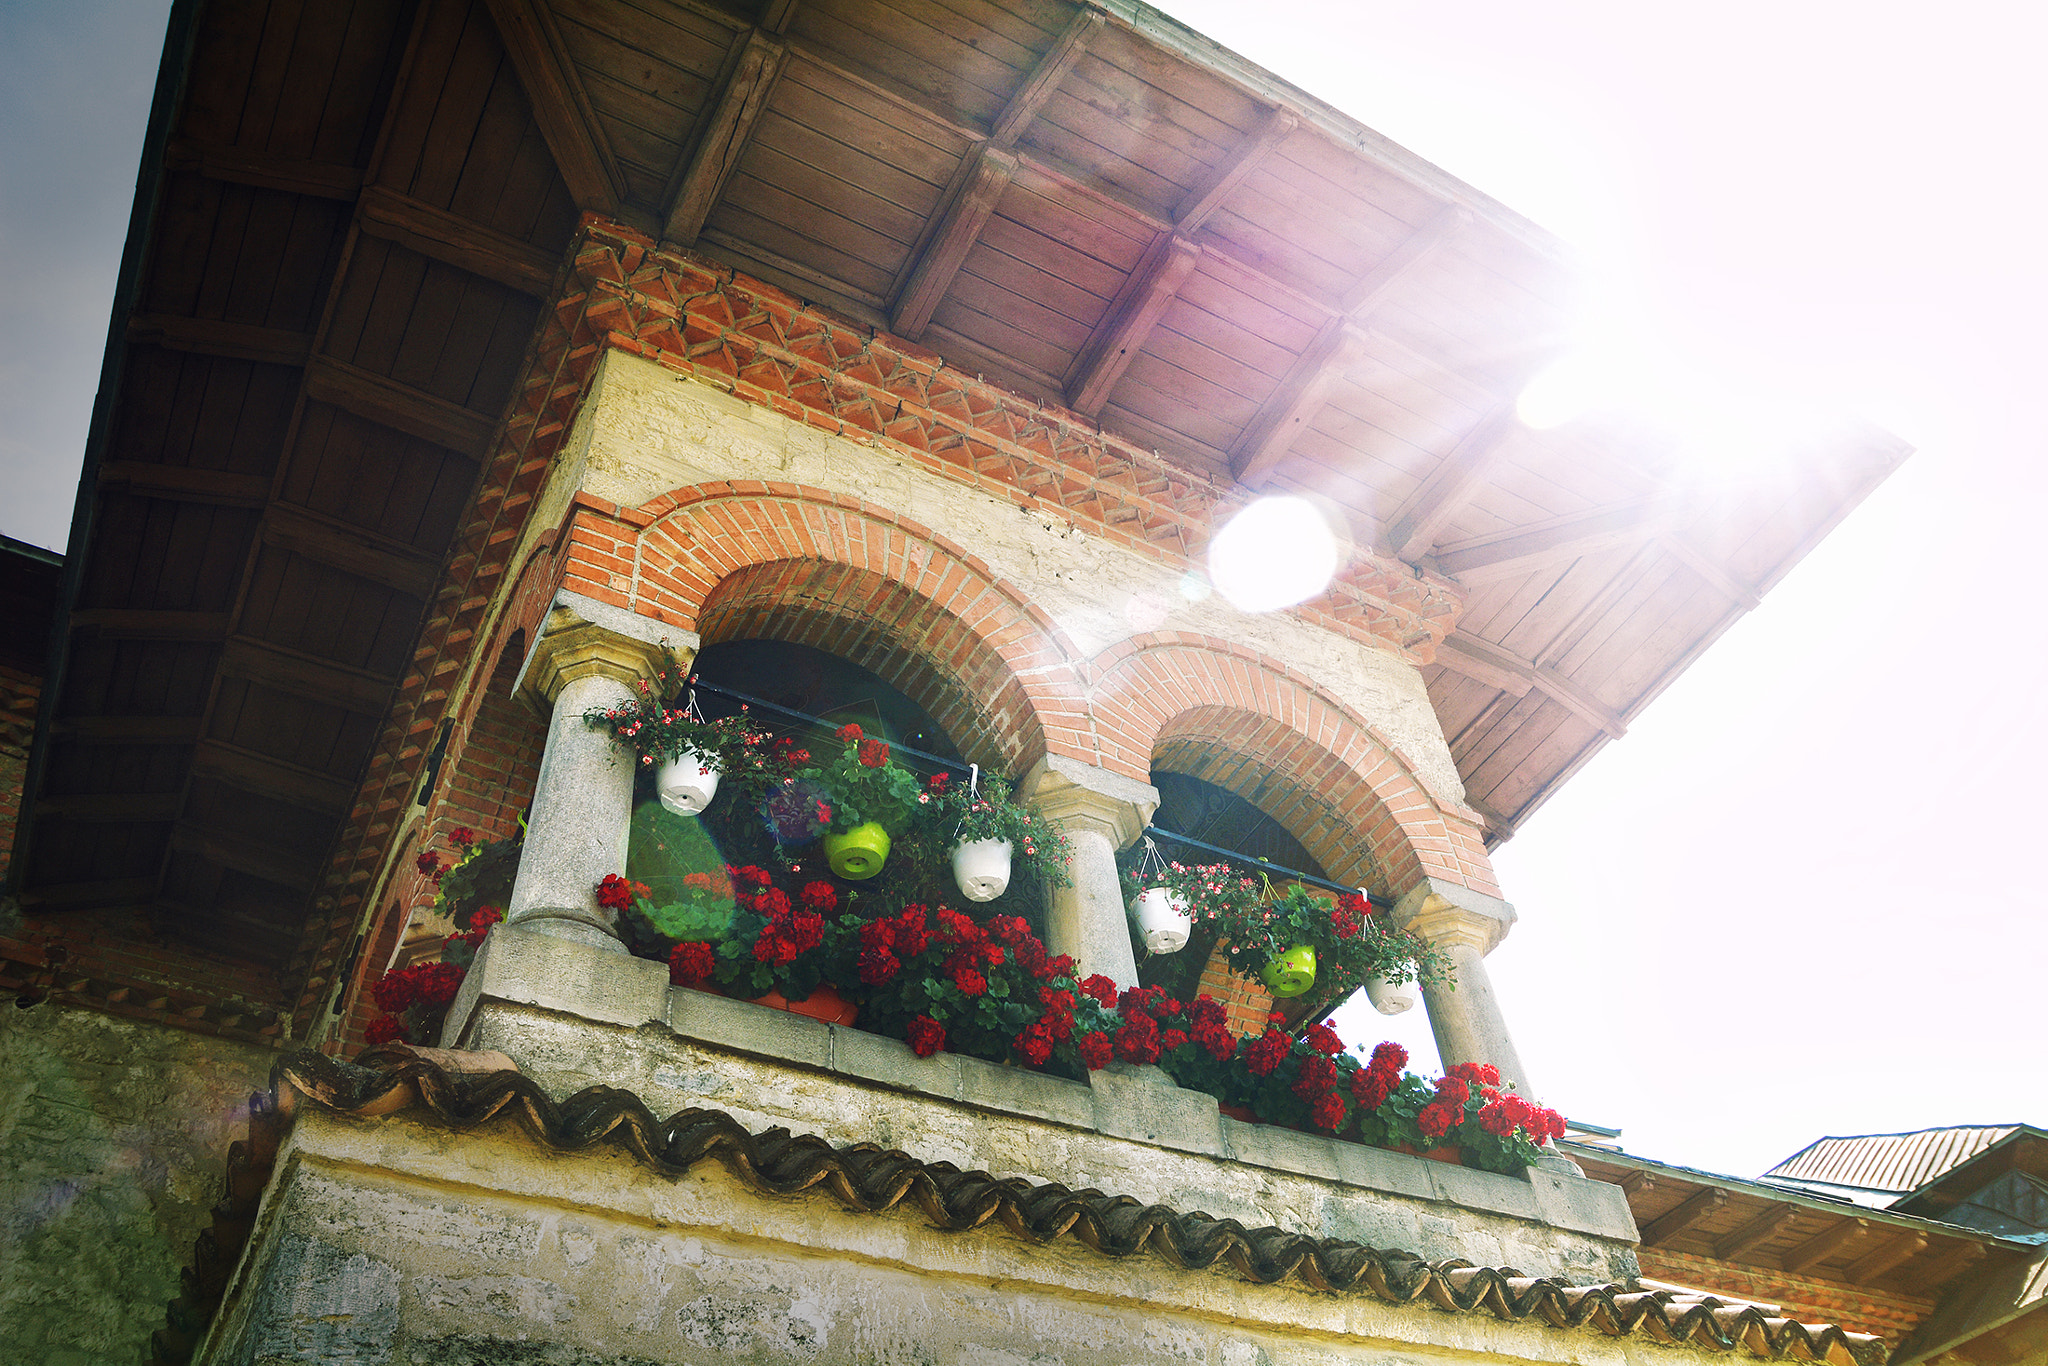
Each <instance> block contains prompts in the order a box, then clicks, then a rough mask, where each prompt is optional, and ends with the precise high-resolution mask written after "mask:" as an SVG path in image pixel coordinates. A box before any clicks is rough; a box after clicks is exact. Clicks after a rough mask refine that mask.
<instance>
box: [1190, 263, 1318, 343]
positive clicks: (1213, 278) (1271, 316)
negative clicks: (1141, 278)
mask: <svg viewBox="0 0 2048 1366" xmlns="http://www.w3.org/2000/svg"><path fill="white" fill-rule="evenodd" d="M1174 305H1175V307H1185V308H1199V309H1201V310H1202V311H1203V312H1205V313H1209V314H1213V315H1214V316H1216V317H1219V318H1226V319H1228V320H1230V321H1231V322H1233V323H1235V324H1237V325H1238V326H1239V327H1241V328H1243V329H1244V330H1245V331H1246V332H1247V333H1249V334H1250V335H1252V336H1254V337H1257V338H1258V339H1259V340H1260V341H1261V342H1262V343H1264V344H1265V345H1266V346H1268V347H1273V348H1277V349H1278V350H1279V351H1284V352H1286V353H1288V354H1289V355H1295V356H1298V355H1300V354H1301V353H1302V352H1304V351H1306V350H1308V348H1309V346H1310V345H1311V344H1312V343H1313V342H1314V341H1315V339H1316V334H1317V333H1318V332H1320V331H1321V330H1322V325H1323V317H1322V315H1321V314H1320V313H1318V312H1316V311H1315V310H1313V309H1310V308H1308V307H1306V306H1305V305H1304V303H1303V302H1302V301H1299V300H1296V299H1293V298H1290V297H1288V296H1286V295H1280V296H1277V297H1262V296H1261V295H1259V294H1257V293H1254V292H1252V291H1251V290H1250V289H1248V288H1247V287H1246V281H1245V279H1244V274H1243V272H1242V271H1236V270H1231V269H1229V268H1228V267H1226V266H1223V265H1222V264H1221V263H1220V262H1218V261H1216V260H1215V259H1214V258H1212V257H1209V256H1206V255H1205V256H1203V257H1202V258H1201V260H1199V261H1197V262H1196V264H1195V269H1194V271H1193V273H1191V274H1190V275H1189V276H1188V277H1187V279H1186V280H1185V281H1184V282H1183V283H1182V284H1181V287H1180V290H1179V293H1178V294H1177V295H1176V296H1175V300H1174Z"/></svg>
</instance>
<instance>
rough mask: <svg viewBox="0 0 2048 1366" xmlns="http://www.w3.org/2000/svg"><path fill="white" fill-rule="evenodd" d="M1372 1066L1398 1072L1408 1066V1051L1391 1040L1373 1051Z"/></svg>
mask: <svg viewBox="0 0 2048 1366" xmlns="http://www.w3.org/2000/svg"><path fill="white" fill-rule="evenodd" d="M1372 1065H1373V1066H1374V1067H1384V1068H1386V1069H1387V1070H1389V1071H1392V1072H1398V1071H1400V1070H1401V1069H1402V1068H1404V1067H1406V1066H1407V1065H1408V1050H1407V1049H1405V1048H1403V1047H1401V1045H1399V1044H1397V1043H1395V1042H1393V1041H1392V1040H1391V1039H1390V1040H1388V1041H1387V1042H1386V1043H1383V1044H1380V1045H1379V1046H1378V1047H1376V1048H1374V1049H1373V1050H1372Z"/></svg>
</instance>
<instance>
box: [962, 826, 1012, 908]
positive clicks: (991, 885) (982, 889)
mask: <svg viewBox="0 0 2048 1366" xmlns="http://www.w3.org/2000/svg"><path fill="white" fill-rule="evenodd" d="M953 881H954V883H955V884H957V885H958V886H959V888H960V895H962V896H964V897H966V898H967V899H968V900H969V901H994V900H995V899H996V898H997V897H999V896H1001V895H1002V894H1003V893H1004V891H1006V890H1007V889H1008V888H1009V885H1010V842H1009V841H1008V840H962V841H961V842H960V843H959V844H956V845H954V846H953Z"/></svg>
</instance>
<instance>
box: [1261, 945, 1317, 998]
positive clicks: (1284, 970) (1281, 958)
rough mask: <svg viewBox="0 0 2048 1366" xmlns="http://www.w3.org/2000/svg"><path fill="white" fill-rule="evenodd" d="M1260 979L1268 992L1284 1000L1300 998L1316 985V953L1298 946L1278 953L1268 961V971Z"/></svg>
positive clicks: (1306, 946)
mask: <svg viewBox="0 0 2048 1366" xmlns="http://www.w3.org/2000/svg"><path fill="white" fill-rule="evenodd" d="M1259 978H1260V980H1261V981H1263V982H1265V984H1266V990H1268V991H1270V992H1272V993H1273V994H1274V995H1275V996H1277V997H1279V998H1280V999H1282V1000H1285V999H1286V998H1287V997H1289V996H1299V995H1301V993H1303V992H1304V991H1307V990H1308V989H1309V988H1310V987H1312V986H1314V985H1315V984H1316V951H1315V950H1314V949H1312V948H1310V947H1309V946H1308V945H1306V944H1296V945H1295V946H1294V947H1293V948H1291V949H1289V950H1288V951H1287V952H1285V953H1276V954H1274V955H1273V956H1272V957H1271V958H1268V959H1267V960H1266V970H1265V971H1264V972H1262V973H1260V974H1259Z"/></svg>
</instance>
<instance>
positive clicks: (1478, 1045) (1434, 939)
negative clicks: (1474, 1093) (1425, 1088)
mask: <svg viewBox="0 0 2048 1366" xmlns="http://www.w3.org/2000/svg"><path fill="white" fill-rule="evenodd" d="M1394 923H1395V924H1396V925H1399V926H1400V927H1401V928H1402V929H1404V930H1412V931H1413V932H1415V933H1416V934H1418V935H1420V936H1421V937H1422V938H1424V939H1427V940H1428V941H1429V942H1430V943H1432V944H1435V945H1436V946H1437V947H1439V948H1441V949H1443V950H1444V951H1445V953H1447V954H1448V955H1449V956H1450V959H1451V966H1452V969H1453V971H1454V972H1455V974H1456V981H1455V982H1454V983H1453V984H1452V985H1451V986H1448V987H1445V986H1429V985H1425V986H1424V987H1423V989H1422V999H1423V1002H1424V1004H1425V1005H1426V1006H1427V1007H1428V1008H1429V1027H1430V1031H1431V1032H1432V1033H1434V1034H1435V1035H1436V1051H1437V1053H1438V1055H1439V1056H1440V1057H1441V1059H1442V1060H1443V1064H1444V1066H1446V1067H1448V1066H1450V1065H1451V1064H1452V1063H1459V1062H1490V1063H1492V1064H1493V1065H1494V1066H1495V1067H1497V1068H1499V1069H1500V1075H1501V1080H1502V1081H1503V1082H1511V1083H1513V1085H1514V1088H1515V1090H1516V1091H1517V1092H1519V1093H1520V1094H1521V1095H1523V1096H1526V1097H1529V1098H1530V1099H1532V1100H1533V1099H1534V1098H1535V1096H1534V1093H1533V1092H1532V1091H1531V1090H1530V1087H1529V1074H1528V1073H1527V1072H1525V1071H1524V1070H1523V1069H1522V1060H1521V1058H1520V1057H1519V1056H1518V1055H1517V1054H1516V1053H1515V1043H1514V1040H1513V1039H1511V1038H1509V1037H1508V1026H1507V1021H1505V1020H1504V1019H1502V1018H1501V1013H1500V1000H1499V998H1498V997H1496V996H1495V995H1494V994H1493V982H1492V980H1491V979H1490V978H1489V977H1488V976H1487V973H1486V955H1487V954H1488V953H1491V952H1492V951H1493V947H1494V945H1496V944H1498V943H1500V941H1501V940H1502V939H1504V938H1505V937H1506V936H1507V932H1508V927H1509V926H1510V925H1513V924H1514V923H1515V908H1514V907H1513V906H1510V905H1509V904H1508V903H1507V902H1505V901H1502V900H1501V899H1500V898H1498V897H1491V896H1487V895H1486V894H1485V893H1483V892H1475V891H1473V890H1472V889H1471V888H1469V887H1461V886H1459V885H1458V884H1457V883H1455V882H1443V881H1439V880H1438V879H1436V878H1427V879H1425V880H1424V881H1423V883H1422V884H1421V885H1420V886H1418V887H1416V888H1415V889H1414V890H1412V891H1410V892H1409V893H1408V894H1407V895H1406V896H1404V897H1402V898H1401V899H1400V901H1398V902H1397V903H1395V906H1394Z"/></svg>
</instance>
